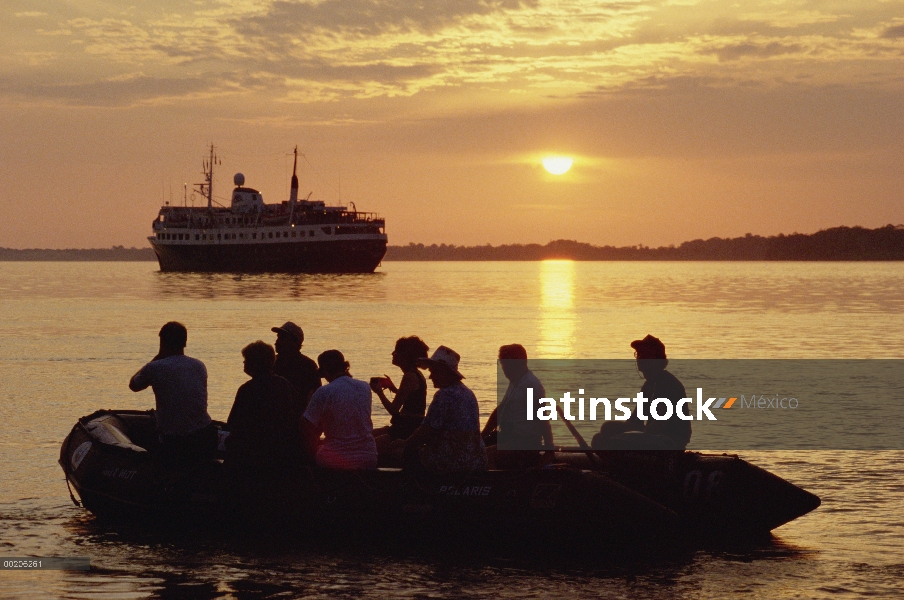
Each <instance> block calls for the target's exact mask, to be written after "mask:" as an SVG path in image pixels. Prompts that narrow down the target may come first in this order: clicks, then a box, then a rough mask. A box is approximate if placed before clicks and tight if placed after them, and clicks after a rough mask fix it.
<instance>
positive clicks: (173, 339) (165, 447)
mask: <svg viewBox="0 0 904 600" xmlns="http://www.w3.org/2000/svg"><path fill="white" fill-rule="evenodd" d="M159 336H160V351H159V352H158V353H157V356H155V357H154V358H153V359H152V360H151V362H149V363H148V364H146V365H144V366H143V367H142V368H141V370H139V371H138V372H137V373H135V375H133V376H132V379H131V380H130V381H129V389H131V390H132V391H133V392H140V391H141V390H144V389H147V388H148V387H149V386H150V387H151V388H153V390H154V399H155V401H156V406H157V410H156V418H157V434H158V436H159V439H160V443H161V446H160V457H161V459H162V461H163V462H164V463H170V464H173V465H179V464H185V463H190V462H194V461H197V460H203V459H206V458H210V457H212V456H213V454H214V452H215V451H216V447H217V428H216V426H215V425H213V424H212V423H211V420H210V415H209V414H207V368H206V367H205V366H204V363H202V362H201V361H200V360H198V359H196V358H190V357H188V356H185V345H186V342H187V340H188V332H187V330H186V329H185V326H184V325H182V324H181V323H177V322H176V321H170V322H169V323H166V324H165V325H164V326H163V327H161V328H160V333H159Z"/></svg>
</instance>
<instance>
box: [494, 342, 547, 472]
mask: <svg viewBox="0 0 904 600" xmlns="http://www.w3.org/2000/svg"><path fill="white" fill-rule="evenodd" d="M499 364H500V366H501V367H502V372H503V373H504V374H505V377H506V379H508V381H509V385H508V388H507V389H506V390H505V395H504V396H503V397H502V401H501V402H500V403H499V406H497V407H496V408H495V409H494V410H493V412H492V413H491V414H490V418H489V419H487V424H486V425H485V426H484V428H483V432H482V433H481V435H482V436H483V438H484V439H487V438H488V436H489V435H490V434H492V432H493V431H494V430H498V431H497V433H498V435H497V446H495V447H494V450H493V454H494V458H495V462H496V466H497V467H498V468H501V469H509V468H512V469H517V468H527V467H532V466H535V465H537V464H538V463H539V462H540V461H541V459H542V457H541V454H540V453H539V452H536V450H541V449H543V448H548V449H550V450H551V449H552V448H553V439H552V426H551V425H550V422H549V421H543V420H540V419H534V420H533V421H528V420H527V389H528V388H532V389H533V394H534V396H533V397H534V398H535V399H537V398H543V397H544V396H546V390H545V389H544V387H543V384H542V383H540V380H539V379H537V376H536V375H534V374H533V372H532V371H531V370H530V369H528V368H527V350H525V349H524V346H522V345H521V344H509V345H507V346H502V347H501V348H499ZM487 450H488V452H489V448H488V449H487Z"/></svg>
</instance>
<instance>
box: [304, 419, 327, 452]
mask: <svg viewBox="0 0 904 600" xmlns="http://www.w3.org/2000/svg"><path fill="white" fill-rule="evenodd" d="M299 429H300V430H301V443H302V447H303V448H304V452H305V454H306V455H307V456H309V457H311V459H312V460H313V458H314V457H315V456H316V455H317V448H318V447H319V446H320V435H321V434H322V433H323V430H322V429H320V428H319V427H317V426H316V425H314V424H313V423H311V422H310V421H309V420H308V418H307V417H302V418H301V425H300V427H299Z"/></svg>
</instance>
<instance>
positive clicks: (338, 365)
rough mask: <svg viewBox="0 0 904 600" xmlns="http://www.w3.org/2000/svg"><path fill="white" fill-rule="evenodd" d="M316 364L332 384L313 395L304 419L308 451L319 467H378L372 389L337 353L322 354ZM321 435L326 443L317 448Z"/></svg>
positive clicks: (303, 432) (321, 373)
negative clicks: (353, 377) (353, 376)
mask: <svg viewBox="0 0 904 600" xmlns="http://www.w3.org/2000/svg"><path fill="white" fill-rule="evenodd" d="M317 363H318V364H319V365H320V369H319V371H318V372H319V374H320V376H321V377H323V378H324V379H326V380H327V381H328V382H329V383H327V384H326V385H324V386H323V387H321V388H318V389H317V391H315V392H314V394H313V395H312V396H311V401H310V402H309V403H308V408H307V410H306V411H305V413H304V416H303V417H302V419H301V428H302V435H303V437H304V439H305V441H306V445H307V448H308V452H309V453H310V454H311V455H313V456H315V459H316V462H317V466H318V467H325V468H328V469H375V468H377V445H376V443H375V442H374V436H373V430H374V426H373V422H372V421H371V419H370V408H371V394H370V387H369V386H368V385H367V384H366V383H364V382H363V381H358V380H357V379H352V376H351V375H350V374H349V372H348V369H349V364H348V362H346V360H345V357H344V356H343V355H342V353H341V352H339V351H338V350H327V351H326V352H324V353H322V354H321V355H320V356H318V357H317ZM321 434H323V437H324V440H323V443H322V444H320V446H319V447H318V442H319V440H320V435H321Z"/></svg>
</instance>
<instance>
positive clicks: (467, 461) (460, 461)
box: [421, 382, 487, 472]
mask: <svg viewBox="0 0 904 600" xmlns="http://www.w3.org/2000/svg"><path fill="white" fill-rule="evenodd" d="M424 424H425V425H428V426H430V427H432V428H433V429H435V430H436V432H437V434H438V435H435V436H431V437H430V438H429V439H428V441H427V444H426V449H425V452H424V453H423V454H422V455H421V460H422V461H423V463H424V466H425V467H427V468H428V469H430V470H431V471H441V472H450V471H480V470H485V469H486V468H487V458H486V448H485V447H484V444H483V438H482V437H481V436H480V412H479V408H478V406H477V397H476V396H475V395H474V392H472V391H471V390H470V389H469V388H468V387H467V386H465V385H464V384H463V383H461V382H458V383H456V384H454V385H450V386H447V387H444V388H442V389H440V390H438V391H437V392H436V394H435V395H434V396H433V402H431V403H430V406H429V407H428V408H427V416H426V417H424Z"/></svg>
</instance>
